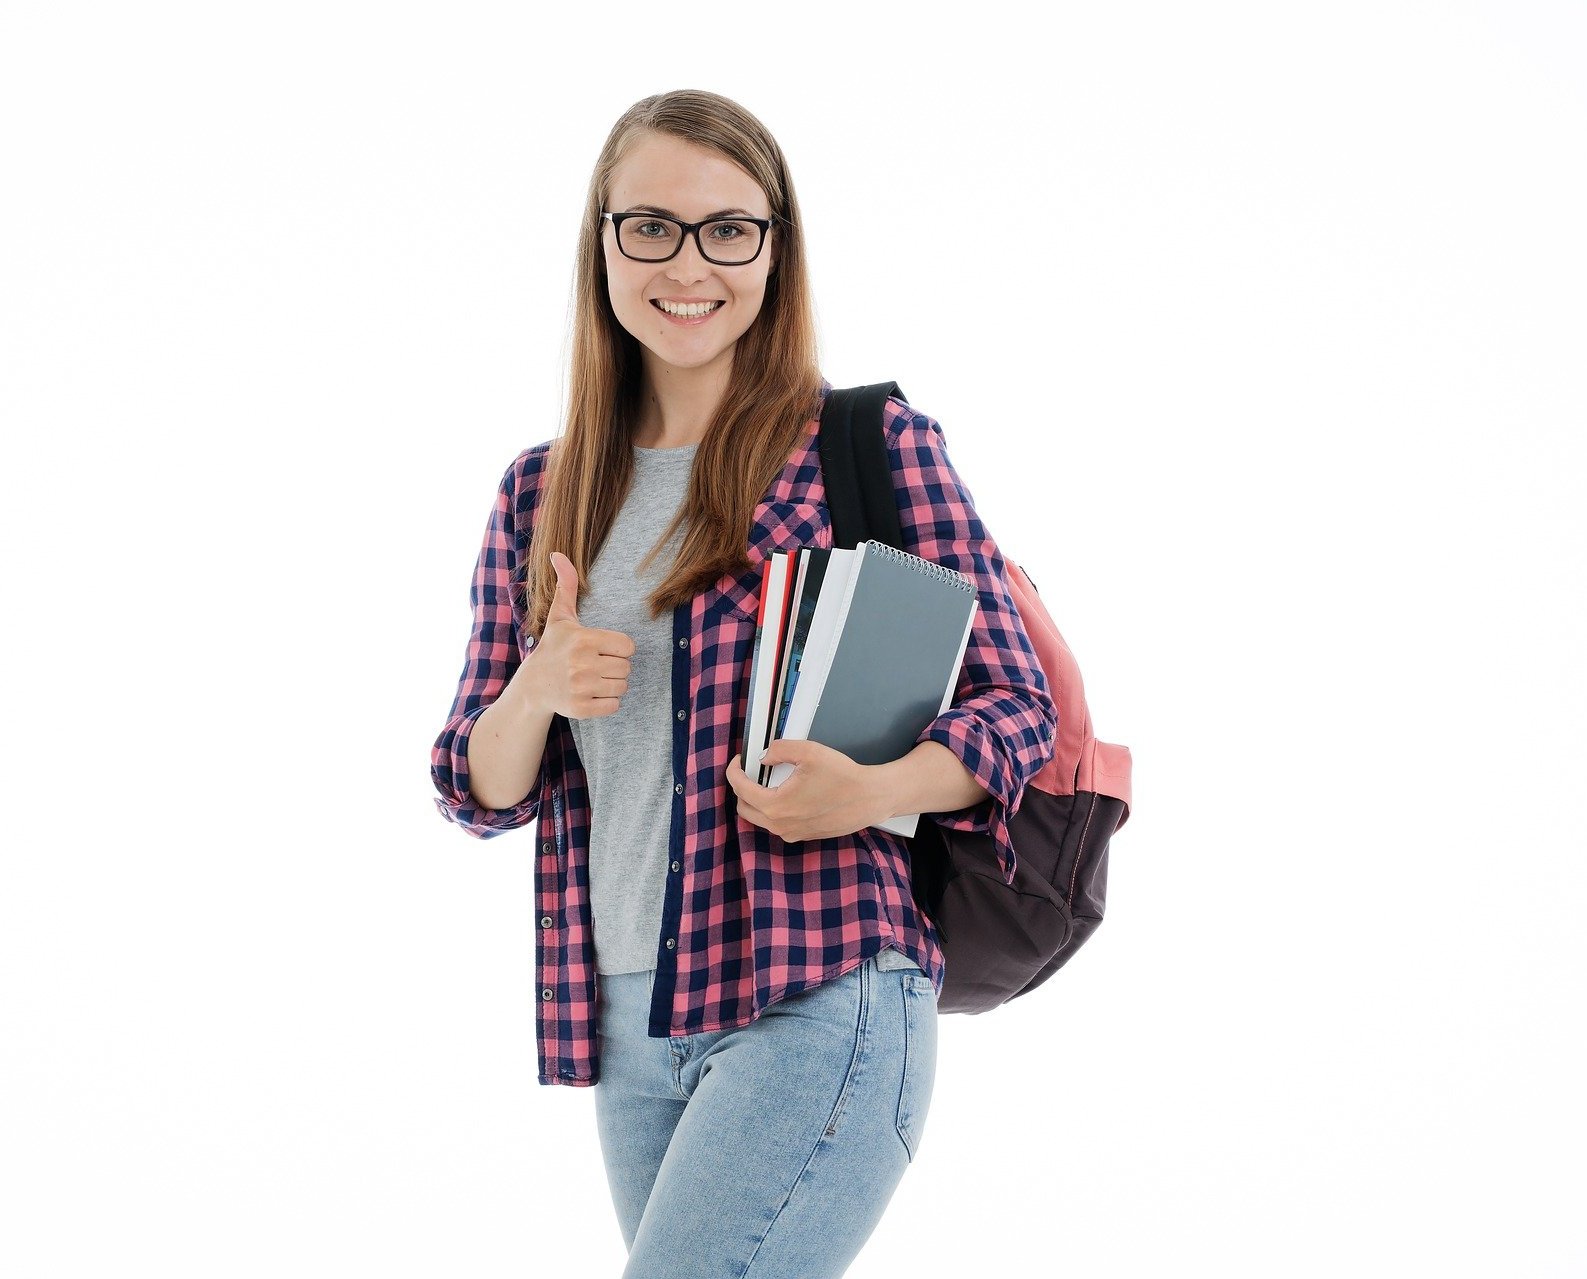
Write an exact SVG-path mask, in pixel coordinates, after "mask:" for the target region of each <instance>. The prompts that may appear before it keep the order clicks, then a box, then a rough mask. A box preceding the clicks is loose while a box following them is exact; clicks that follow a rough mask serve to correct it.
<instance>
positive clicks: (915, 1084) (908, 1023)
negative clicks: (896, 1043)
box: [897, 968, 937, 1163]
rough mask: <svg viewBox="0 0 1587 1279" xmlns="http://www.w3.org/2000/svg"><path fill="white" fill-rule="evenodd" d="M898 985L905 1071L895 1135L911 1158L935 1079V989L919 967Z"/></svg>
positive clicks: (921, 1128)
mask: <svg viewBox="0 0 1587 1279" xmlns="http://www.w3.org/2000/svg"><path fill="white" fill-rule="evenodd" d="M903 977H904V980H903V982H902V983H901V984H900V986H899V990H900V992H901V994H902V998H903V1001H904V1071H903V1081H902V1083H901V1084H900V1085H899V1089H898V1116H897V1126H898V1136H899V1139H900V1140H901V1141H902V1142H903V1143H904V1149H905V1150H906V1151H908V1152H909V1160H910V1162H911V1163H913V1162H914V1159H915V1154H916V1152H917V1151H918V1150H919V1149H920V1138H921V1136H922V1135H923V1134H924V1132H925V1129H926V1114H927V1112H928V1111H929V1110H930V1109H931V1093H932V1089H933V1087H934V1085H935V1083H936V1079H937V992H936V989H935V988H934V987H933V986H932V984H931V978H929V977H927V976H926V975H925V974H924V973H922V972H921V971H920V970H919V969H918V968H912V969H908V970H906V971H905V972H904V974H903Z"/></svg>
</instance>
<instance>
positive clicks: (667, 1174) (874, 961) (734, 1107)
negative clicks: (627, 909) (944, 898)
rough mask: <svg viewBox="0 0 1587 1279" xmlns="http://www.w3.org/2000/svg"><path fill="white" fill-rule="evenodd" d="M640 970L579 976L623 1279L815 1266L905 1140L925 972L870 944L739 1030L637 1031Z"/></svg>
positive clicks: (750, 1275)
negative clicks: (594, 1026) (589, 988)
mask: <svg viewBox="0 0 1587 1279" xmlns="http://www.w3.org/2000/svg"><path fill="white" fill-rule="evenodd" d="M655 979H656V973H655V970H654V969H650V970H648V971H646V972H637V973H616V974H602V975H600V976H599V977H598V978H597V982H596V984H597V991H598V996H597V1007H598V1010H599V1011H598V1017H599V1026H598V1032H599V1035H600V1045H599V1047H600V1058H601V1076H600V1080H599V1082H598V1083H596V1085H595V1086H594V1089H593V1091H594V1093H595V1114H596V1126H597V1129H598V1131H599V1133H600V1141H601V1155H602V1157H603V1159H604V1160H605V1163H606V1177H607V1181H608V1182H609V1183H610V1185H611V1191H612V1202H613V1204H614V1205H615V1207H616V1209H617V1221H618V1225H619V1226H620V1227H621V1229H622V1232H623V1241H624V1243H626V1244H627V1245H628V1265H627V1267H626V1269H624V1271H623V1279H674V1277H675V1276H676V1277H678V1279H682V1277H684V1276H687V1279H729V1276H732V1277H733V1279H825V1277H826V1276H834V1277H835V1276H839V1275H842V1274H843V1273H844V1271H845V1270H847V1268H848V1266H849V1263H850V1262H852V1261H853V1260H854V1258H855V1257H856V1256H858V1255H859V1252H860V1249H861V1248H862V1247H864V1245H865V1241H866V1240H867V1239H868V1238H870V1236H871V1232H872V1231H873V1230H875V1228H876V1226H877V1223H878V1222H880V1221H881V1219H882V1211H883V1209H885V1208H886V1207H887V1204H888V1201H889V1200H890V1199H891V1198H892V1197H893V1191H894V1190H896V1189H897V1187H898V1183H899V1182H900V1181H901V1180H903V1176H904V1172H905V1170H906V1169H907V1168H908V1166H909V1163H910V1161H911V1160H912V1159H913V1158H914V1157H915V1152H916V1151H917V1150H919V1149H920V1138H921V1134H922V1133H923V1132H924V1130H925V1124H926V1114H927V1111H928V1108H929V1107H930V1104H931V1092H932V1085H933V1083H934V1081H935V1079H936V1074H937V996H936V992H935V991H934V990H933V989H932V986H931V979H930V978H929V977H927V976H926V974H925V973H923V972H922V971H921V970H920V969H919V968H918V967H916V965H915V963H914V961H913V960H911V959H909V958H908V957H907V956H905V955H904V954H903V953H902V952H900V951H897V950H893V949H891V948H888V949H886V950H883V951H881V952H880V953H879V954H878V955H875V956H873V957H872V958H870V959H868V960H866V961H865V962H864V963H863V964H861V965H860V966H859V967H858V968H855V969H853V970H851V971H850V972H847V973H845V974H844V975H843V976H841V977H837V978H832V979H829V980H828V981H827V982H825V983H824V984H822V985H820V986H818V987H816V988H815V989H814V990H805V991H801V992H800V993H799V994H797V995H793V996H790V997H788V998H786V999H783V1000H781V1001H780V1002H778V1003H775V1004H772V1005H771V1006H770V1007H768V1008H766V1009H765V1011H763V1012H762V1013H761V1015H760V1016H759V1018H757V1019H756V1020H755V1021H753V1022H751V1023H750V1024H749V1025H748V1026H736V1027H732V1028H730V1029H727V1030H711V1031H703V1032H701V1033H699V1034H693V1035H688V1036H685V1037H683V1038H678V1039H652V1038H650V1037H649V1036H648V1035H647V1034H646V1033H645V1029H646V1025H647V1023H648V1021H649V1017H650V998H651V992H652V990H653V989H654V986H655Z"/></svg>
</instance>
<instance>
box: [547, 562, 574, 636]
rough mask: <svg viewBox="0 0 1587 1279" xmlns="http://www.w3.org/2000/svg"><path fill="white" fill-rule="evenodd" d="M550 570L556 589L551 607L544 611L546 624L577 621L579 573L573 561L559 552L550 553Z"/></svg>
mask: <svg viewBox="0 0 1587 1279" xmlns="http://www.w3.org/2000/svg"><path fill="white" fill-rule="evenodd" d="M551 568H552V570H553V571H554V572H555V573H556V575H557V589H556V591H555V593H554V594H553V595H552V596H551V607H550V608H549V609H547V610H546V624H547V625H550V624H551V623H552V622H555V621H570V622H573V623H575V624H577V622H578V620H579V571H578V569H576V568H574V567H573V561H572V560H570V559H569V558H568V557H567V556H566V555H564V554H562V552H561V551H552V552H551Z"/></svg>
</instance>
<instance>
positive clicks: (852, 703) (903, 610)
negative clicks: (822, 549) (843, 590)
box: [806, 542, 977, 764]
mask: <svg viewBox="0 0 1587 1279" xmlns="http://www.w3.org/2000/svg"><path fill="white" fill-rule="evenodd" d="M861 547H862V548H863V552H864V553H863V554H862V555H861V556H860V562H859V568H858V570H857V572H856V575H855V580H854V585H853V588H852V591H851V594H850V596H849V607H848V613H847V615H846V616H845V617H844V619H843V621H842V630H841V631H840V633H839V639H838V644H837V648H836V649H835V650H834V651H833V654H832V662H831V665H830V666H829V667H828V669H827V675H826V679H825V680H824V681H823V683H822V687H821V700H820V701H819V702H818V703H817V705H816V709H815V714H814V715H813V717H812V718H811V721H810V731H809V732H808V734H806V735H807V736H808V737H809V738H810V739H811V740H812V741H818V742H822V743H824V744H825V745H827V746H830V747H832V748H833V749H834V750H840V751H842V752H843V753H844V754H845V755H847V756H848V757H849V758H850V759H852V760H854V761H855V762H856V763H859V764H886V763H888V762H889V761H891V760H895V759H901V758H903V757H904V756H905V755H907V754H909V752H910V751H912V750H913V749H914V748H915V738H917V737H919V736H920V733H921V730H922V729H924V728H925V727H926V725H927V724H929V723H931V721H932V720H934V719H936V718H937V716H938V715H940V714H942V712H943V710H944V709H945V708H946V706H947V705H948V704H949V702H950V699H951V698H952V696H953V690H954V688H955V687H956V686H957V685H958V682H959V669H960V667H961V666H962V665H963V662H964V650H965V647H966V645H967V643H968V641H969V636H970V624H971V622H972V620H973V619H974V617H975V609H976V605H977V600H976V595H975V583H974V582H972V581H971V580H970V579H969V578H967V577H965V576H964V575H963V574H962V573H956V572H954V571H953V570H952V569H950V568H945V567H944V566H943V565H941V564H935V563H933V562H932V561H930V560H925V559H921V558H920V557H919V556H916V555H910V554H909V553H908V552H907V551H900V550H898V549H897V548H896V547H892V546H886V545H884V544H883V543H881V542H864V543H861Z"/></svg>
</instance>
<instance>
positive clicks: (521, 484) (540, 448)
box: [496, 440, 552, 546]
mask: <svg viewBox="0 0 1587 1279" xmlns="http://www.w3.org/2000/svg"><path fill="white" fill-rule="evenodd" d="M551 444H552V441H550V440H547V441H545V442H544V443H542V444H536V445H534V446H533V447H532V448H526V449H524V450H523V451H522V452H520V453H519V454H518V455H517V456H516V457H515V458H513V460H512V461H511V462H510V463H508V466H507V469H506V470H505V471H504V472H503V473H502V477H501V483H500V484H498V485H497V486H496V505H497V510H498V511H500V512H502V513H503V515H506V516H510V518H511V522H512V527H513V531H514V532H515V533H516V534H517V541H518V544H519V545H520V546H522V545H523V544H525V543H526V542H527V541H528V537H529V530H530V528H531V527H532V525H533V523H534V513H535V506H536V503H537V502H538V500H539V497H540V485H541V482H542V480H543V479H544V478H545V473H546V461H547V457H548V455H549V454H550V451H551Z"/></svg>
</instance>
